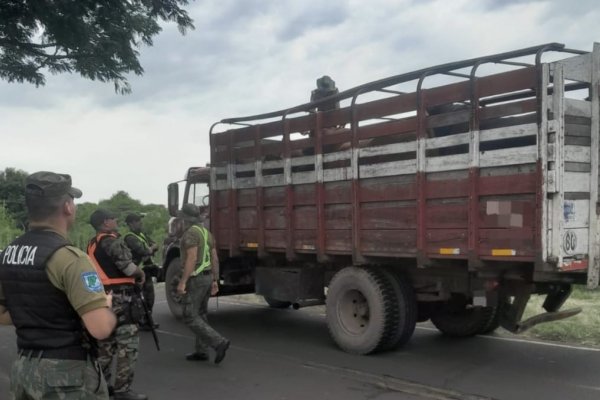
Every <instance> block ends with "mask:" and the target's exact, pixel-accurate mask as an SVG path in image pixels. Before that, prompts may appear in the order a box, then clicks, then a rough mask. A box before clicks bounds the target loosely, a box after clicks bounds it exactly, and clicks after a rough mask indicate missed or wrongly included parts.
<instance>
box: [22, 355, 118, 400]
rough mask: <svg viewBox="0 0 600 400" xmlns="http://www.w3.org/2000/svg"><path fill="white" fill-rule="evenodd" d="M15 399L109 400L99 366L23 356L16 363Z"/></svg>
mask: <svg viewBox="0 0 600 400" xmlns="http://www.w3.org/2000/svg"><path fill="white" fill-rule="evenodd" d="M10 391H11V394H12V395H13V399H14V400H38V399H44V400H59V399H60V400H75V399H77V400H84V399H85V400H87V399H91V400H108V388H107V386H106V381H105V380H104V377H103V376H102V374H101V373H100V369H99V366H98V365H97V364H96V363H95V362H94V361H92V360H91V359H89V358H88V360H86V361H79V360H57V359H51V358H37V357H27V356H24V355H23V356H19V358H17V360H16V361H15V362H14V363H13V365H12V370H11V379H10Z"/></svg>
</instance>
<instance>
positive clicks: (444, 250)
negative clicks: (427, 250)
mask: <svg viewBox="0 0 600 400" xmlns="http://www.w3.org/2000/svg"><path fill="white" fill-rule="evenodd" d="M440 254H443V255H457V254H460V249H457V248H447V247H442V248H441V249H440Z"/></svg>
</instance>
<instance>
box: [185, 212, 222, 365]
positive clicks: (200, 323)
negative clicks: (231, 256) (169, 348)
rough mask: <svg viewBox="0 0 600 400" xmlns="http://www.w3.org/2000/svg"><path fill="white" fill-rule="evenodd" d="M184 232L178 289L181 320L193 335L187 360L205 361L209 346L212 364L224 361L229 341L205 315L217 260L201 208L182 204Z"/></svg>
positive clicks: (216, 287)
mask: <svg viewBox="0 0 600 400" xmlns="http://www.w3.org/2000/svg"><path fill="white" fill-rule="evenodd" d="M179 217H180V218H181V219H183V221H184V223H185V227H186V231H185V232H184V234H183V236H182V237H181V253H182V260H183V274H182V276H181V280H180V281H179V284H178V285H177V292H178V293H179V294H180V295H182V296H183V298H182V304H183V320H184V321H185V323H186V324H187V326H188V327H189V328H190V329H191V330H192V332H194V334H195V335H196V344H195V351H194V352H193V353H190V354H188V355H186V359H187V360H189V361H204V360H208V347H209V346H210V347H212V348H213V349H214V350H215V360H214V362H215V364H218V363H220V362H221V361H223V358H224V357H225V353H226V352H227V349H228V348H229V340H227V339H225V338H224V337H223V336H221V335H220V334H219V332H217V331H216V330H214V329H213V328H212V327H211V326H210V325H209V324H208V320H207V318H206V315H207V312H208V299H209V298H210V296H211V295H215V294H217V293H218V292H219V284H218V281H219V259H218V257H217V251H216V249H215V243H214V239H213V237H212V235H211V234H210V232H209V231H208V230H207V229H206V228H205V227H204V226H203V225H202V224H201V216H200V210H199V209H198V207H197V206H195V205H193V204H184V205H183V207H182V208H181V211H180V213H179Z"/></svg>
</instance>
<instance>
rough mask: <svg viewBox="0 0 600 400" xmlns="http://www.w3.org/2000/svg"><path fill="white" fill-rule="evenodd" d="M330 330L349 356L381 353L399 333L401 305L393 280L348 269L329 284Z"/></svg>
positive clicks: (328, 324)
mask: <svg viewBox="0 0 600 400" xmlns="http://www.w3.org/2000/svg"><path fill="white" fill-rule="evenodd" d="M326 313H327V327H328V328H329V333H330V334H331V337H332V338H333V340H334V341H335V342H336V343H337V345H338V346H339V347H340V348H342V349H343V350H345V351H347V352H348V353H354V354H370V353H373V352H375V351H378V350H382V349H383V348H384V346H385V345H386V344H388V343H389V342H390V340H391V338H392V336H393V335H395V334H396V332H397V329H398V328H397V327H398V324H399V315H398V301H397V300H396V293H395V292H394V288H393V287H392V284H391V282H390V280H388V279H386V278H385V277H384V275H383V274H380V273H376V272H375V271H374V270H371V269H363V268H357V267H346V268H344V269H342V270H340V271H339V272H338V273H336V274H335V276H334V277H333V279H332V280H331V282H330V284H329V290H328V292H327V302H326Z"/></svg>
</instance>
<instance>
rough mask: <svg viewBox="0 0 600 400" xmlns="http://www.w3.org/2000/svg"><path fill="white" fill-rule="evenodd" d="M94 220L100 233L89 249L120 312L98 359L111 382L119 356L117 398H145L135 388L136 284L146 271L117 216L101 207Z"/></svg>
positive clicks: (91, 221)
mask: <svg viewBox="0 0 600 400" xmlns="http://www.w3.org/2000/svg"><path fill="white" fill-rule="evenodd" d="M90 224H92V226H93V227H94V229H95V230H96V236H95V237H93V238H92V239H91V240H90V243H89V244H88V248H87V252H88V255H89V256H90V258H91V259H92V260H93V261H94V264H95V265H96V271H97V272H98V275H99V276H100V279H101V280H102V284H103V285H104V288H105V290H109V291H111V292H112V293H113V310H114V311H115V314H116V315H117V329H115V332H114V333H113V334H112V335H111V336H110V337H109V338H107V339H105V340H101V341H100V342H99V343H98V361H99V362H100V366H101V367H102V371H103V372H104V376H105V377H106V380H107V382H108V384H109V386H110V384H111V377H112V363H113V360H114V359H116V373H115V379H114V385H113V386H112V388H111V389H112V390H111V392H113V393H114V399H115V400H144V399H147V396H146V395H144V394H141V393H136V392H134V391H133V390H131V384H132V382H133V370H134V367H135V363H136V361H137V356H138V350H139V343H140V339H139V334H138V328H137V325H136V324H137V323H138V322H139V318H136V316H135V313H134V312H133V311H134V308H133V307H132V305H133V302H134V301H135V298H134V285H135V284H136V280H137V281H138V282H139V283H140V284H142V283H143V281H144V273H143V272H142V270H141V269H140V267H139V266H137V265H135V264H134V263H133V261H132V259H131V252H130V251H129V249H128V248H127V246H125V244H124V243H123V241H122V240H120V238H119V237H118V233H117V217H116V215H115V214H113V213H112V212H110V211H108V210H105V209H102V208H99V209H97V210H96V211H94V212H93V213H92V215H90Z"/></svg>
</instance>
